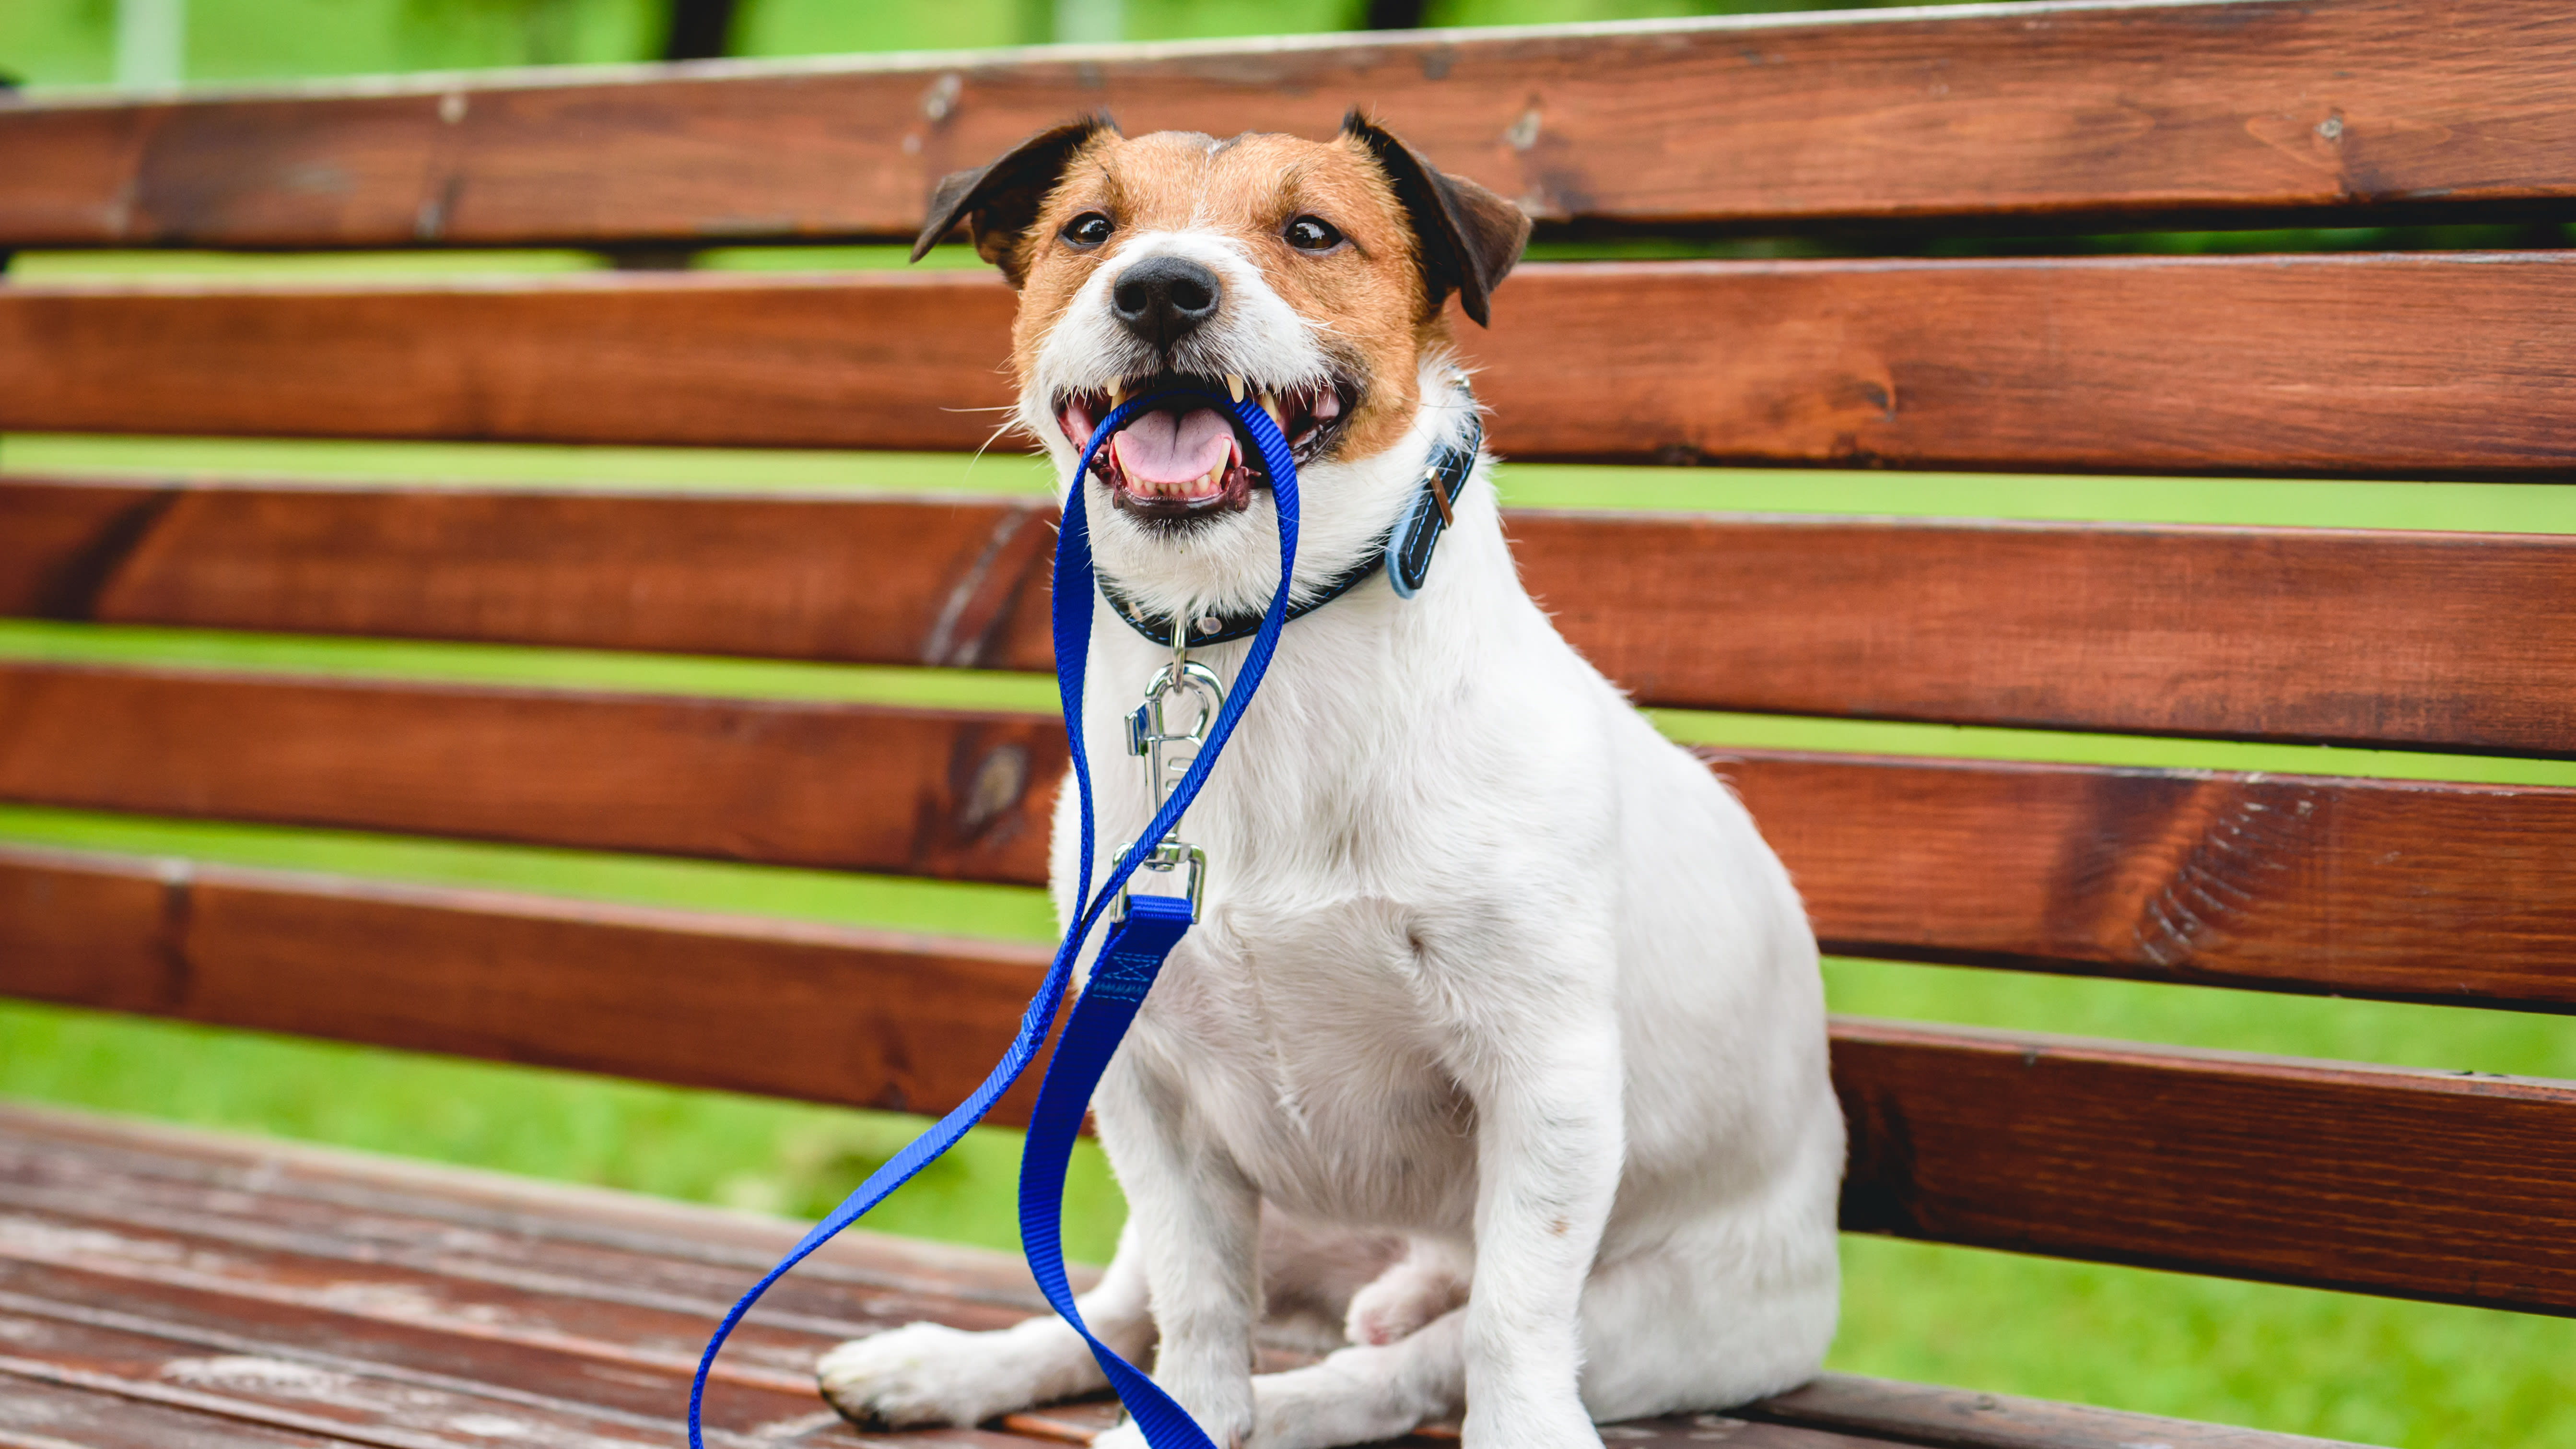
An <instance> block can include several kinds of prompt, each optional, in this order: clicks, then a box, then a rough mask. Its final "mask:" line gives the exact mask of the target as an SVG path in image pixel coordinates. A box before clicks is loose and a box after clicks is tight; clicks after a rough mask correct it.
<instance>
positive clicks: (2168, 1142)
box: [1834, 1020, 2576, 1315]
mask: <svg viewBox="0 0 2576 1449" xmlns="http://www.w3.org/2000/svg"><path fill="white" fill-rule="evenodd" d="M1834 1079H1835V1086H1836V1089H1837V1090H1838V1091H1839V1092H1840V1094H1841V1096H1842V1099H1843V1110H1844V1113H1845V1115H1846V1116H1847V1117H1848V1118H1849V1119H1850V1120H1851V1122H1852V1125H1853V1128H1854V1133H1853V1151H1852V1158H1851V1167H1850V1170H1849V1172H1848V1175H1847V1176H1846V1178H1845V1180H1844V1185H1843V1225H1844V1226H1845V1227H1846V1228H1847V1229H1852V1230H1856V1231H1862V1232H1882V1233H1893V1234H1896V1235H1898V1236H1901V1237H1912V1238H1921V1239H1925V1240H1928V1241H1934V1242H1944V1243H1965V1244H1971V1245H1974V1246H1980V1247H1990V1248H2002V1249H2009V1250H2012V1251H2016V1252H2029V1253H2043V1254H2047V1255H2050V1256H2054V1257H2070V1258H2088V1259H2095V1260H2099V1261H2106V1262H2116V1263H2134V1264H2139V1265H2143V1266H2147V1267H2161V1268H2173V1269H2177V1270H2181V1271H2187V1272H2200V1273H2216V1274H2223V1275H2227V1276H2234V1277H2246V1278H2258V1279H2266V1280H2270V1281H2274V1282H2281V1283H2297V1284H2305V1285H2308V1286H2312V1287H2334V1288H2355V1289H2363V1290H2367V1291H2372V1292H2379V1293H2390V1294H2395V1295H2398V1296H2402V1297H2410V1298H2425V1299H2432V1300H2436V1301H2441V1302H2451V1303H2470V1304H2480V1305H2484V1306H2488V1307H2496V1308H2515V1309H2521V1310H2524V1311H2533V1312H2548V1313H2556V1314H2562V1315H2563V1314H2568V1313H2571V1312H2576V1239H2571V1237H2570V1235H2569V1228H2570V1227H2571V1226H2576V1214H2571V1205H2576V1190H2571V1189H2576V1135H2571V1128H2576V1084H2570V1083H2565V1082H2542V1081H2536V1080H2532V1079H2528V1078H2512V1077H2496V1076H2486V1075H2481V1074H2476V1073H2466V1072H2460V1073H2444V1072H2419V1071H2404V1070H2399V1069H2396V1068H2388V1067H2360V1066H2351V1065H2347V1064H2344V1063H2339V1062H2299V1061H2290V1060H2286V1059H2277V1058H2263V1057H2251V1056H2241V1055H2235V1054H2229V1053H2217V1052H2187V1051H2183V1050H2180V1049H2172V1048H2150V1047H2135V1046H2129V1045H2126V1044H2123V1043H2117V1042H2087V1041H2077V1040H2073V1039H2067V1038H2050V1037H2042V1036H2036V1035H2031V1034H2027V1033H2012V1032H1978V1031H1970V1030H1966V1029H1961V1028H1947V1027H1944V1028H1932V1027H1919V1026H1915V1025H1911V1024H1907V1023H1895V1022H1870V1021H1858V1020H1841V1021H1837V1022H1836V1024H1835V1027H1834Z"/></svg>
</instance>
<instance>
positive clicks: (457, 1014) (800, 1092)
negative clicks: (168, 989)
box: [0, 853, 2576, 1313]
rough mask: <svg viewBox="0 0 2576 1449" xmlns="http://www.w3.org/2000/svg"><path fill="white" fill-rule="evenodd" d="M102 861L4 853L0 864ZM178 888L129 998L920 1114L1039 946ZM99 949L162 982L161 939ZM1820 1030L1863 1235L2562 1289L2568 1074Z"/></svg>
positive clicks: (8, 963) (2494, 1292)
mask: <svg viewBox="0 0 2576 1449" xmlns="http://www.w3.org/2000/svg"><path fill="white" fill-rule="evenodd" d="M118 869H119V867H117V866H115V865H113V864H107V865H101V864H97V863H94V862H90V861H83V860H77V859H72V858H69V857H55V858H50V859H45V858H34V857H28V856H25V855H24V853H19V854H18V855H17V856H15V857H14V858H13V859H12V860H11V861H10V863H9V864H8V866H7V867H6V873H7V874H8V875H10V876H14V877H20V878H25V877H30V876H35V875H40V874H47V873H50V874H52V875H56V876H61V875H65V874H79V873H84V872H86V873H90V874H97V873H102V872H106V873H113V872H114V871H116V870H118ZM129 869H130V868H129ZM188 897H189V909H188V912H187V921H188V935H187V940H186V942H185V950H186V959H187V961H188V964H189V968H190V969H189V975H188V980H187V985H186V990H185V993H184V994H183V995H180V996H178V997H175V998H170V997H165V998H162V999H159V1000H150V1001H149V1004H148V1006H147V1007H146V1009H150V1010H154V1011H158V1012H162V1013H165V1014H172V1015H179V1016H184V1017H188V1018H190V1019H195V1020H203V1021H214V1022H220V1023H223V1024H228V1025H235V1026H250V1027H258V1028H264V1029H270V1030H280V1031H293V1032H302V1033H306V1034H311V1035H328V1036H339V1037H344V1038H349V1039H355V1040H361V1041H373V1042H379V1043H383V1044H387V1045H394V1046H404V1047H415V1048H426V1049H431V1050H446V1051H454V1052H461V1053H465V1054H472V1055H482V1056H500V1057H504V1058H507V1059H510V1060H522V1061H535V1062H545V1063H551V1064H556V1065H567V1066H578V1067H586V1068H589V1069H592V1070H601V1071H622V1072H626V1073H629V1074H634V1075H645V1076H650V1077H654V1078H657V1079H661V1080H667V1081H674V1082H679V1083H683V1084H688V1085H710V1086H726V1087H733V1088H738V1089H742V1090H752V1091H765V1092H771V1093H775V1094H779V1095H786V1096H798V1097H806V1098H813V1099H818V1100H826V1101H845V1102H858V1103H863V1104H875V1105H885V1104H887V1103H888V1101H889V1100H890V1099H891V1100H895V1101H899V1102H901V1103H902V1104H903V1105H907V1106H909V1107H912V1108H914V1109H916V1110H930V1109H937V1108H941V1107H944V1106H946V1105H948V1104H949V1103H951V1102H953V1101H955V1100H956V1099H957V1098H958V1097H960V1096H962V1095H963V1094H964V1093H965V1092H966V1091H967V1090H968V1089H969V1088H970V1087H971V1085H972V1083H973V1080H974V1079H975V1077H976V1075H977V1074H978V1073H979V1072H980V1070H981V1069H982V1067H983V1065H984V1064H985V1063H986V1062H988V1061H990V1060H992V1059H993V1058H994V1057H995V1056H996V1055H998V1053H999V1049H1000V1044H1001V1041H1002V1039H1003V1038H1004V1037H1005V1036H1006V1035H1007V1033H1008V1031H1009V1026H1010V1023H1011V1021H1012V1020H1013V1019H1014V1017H1015V1015H1016V1011H1017V1008H1018V1005H1019V994H1020V993H1021V992H1023V991H1025V990H1026V989H1027V987H1028V986H1029V984H1030V977H1031V975H1032V965H1033V963H1034V959H1035V955H1034V952H1030V951H1026V950H1016V951H1015V950H1010V949H1005V948H992V947H981V946H969V945H963V944H960V943H954V942H920V943H916V944H915V946H914V948H913V952H912V955H911V956H910V958H909V959H908V961H907V962H906V966H905V969H904V971H903V972H902V974H901V975H900V976H896V975H895V974H894V973H892V972H887V971H885V970H884V967H883V965H882V964H881V963H882V961H883V958H884V956H885V955H886V954H888V953H887V951H886V950H885V948H884V947H883V946H882V945H880V944H877V943H875V942H871V941H869V940H867V939H866V938H864V937H860V939H857V940H851V939H848V938H850V937H854V936H860V933H850V932H842V933H833V935H836V936H838V937H839V938H840V939H833V938H832V936H817V935H816V933H811V932H800V931H799V930H798V928H793V927H782V926H779V925H777V924H776V923H750V922H727V921H710V920H707V919H706V918H690V917H686V916H683V915H680V914H679V913H647V912H638V911H634V910H631V909H627V908H606V907H595V906H584V905H579V904H574V903H564V902H554V901H543V900H535V899H528V898H512V897H503V896H498V895H472V896H468V895H463V894H461V893H455V892H437V891H423V890H418V889H415V888H408V887H400V886H391V885H358V884H354V883H348V882H314V881H310V880H299V879H294V878H287V877H281V876H277V875H273V874H268V873H260V872H246V871H220V872H218V871H213V870H207V871H205V872H203V873H202V874H201V875H200V877H199V878H198V879H196V880H194V881H193V882H191V883H190V884H189V886H188ZM14 919H16V913H14V912H9V913H0V942H7V944H8V945H9V947H10V949H8V950H6V951H5V952H0V963H5V966H0V971H5V972H6V973H7V974H6V975H5V976H0V989H5V990H6V991H8V992H10V993H12V994H38V995H46V996H50V997H52V998H53V999H57V1000H63V999H68V1000H75V1001H87V1002H89V1003H91V1004H102V1005H117V1006H123V1007H125V1008H127V1009H134V1007H135V1005H136V1004H137V1002H138V1001H139V1000H148V998H144V997H143V995H142V992H141V991H139V990H133V989H129V988H128V987H127V985H126V982H125V981H123V980H120V979H104V980H102V979H100V978H99V977H98V976H96V975H93V976H92V977H91V978H89V979H87V980H85V981H83V982H79V983H75V987H76V989H73V990H66V989H64V988H63V986H62V985H61V984H60V983H48V982H46V981H44V980H42V979H40V973H38V972H35V971H32V970H31V968H30V966H29V965H28V964H26V963H27V962H28V960H29V956H30V953H29V952H27V951H25V950H23V949H19V948H18V947H17V946H16V945H15V943H14V941H9V940H8V937H7V936H6V934H5V933H6V932H7V931H8V930H9V929H10V928H11V927H10V922H11V921H13V920H14ZM657 937H659V938H660V939H656V938H657ZM782 937H786V938H787V939H785V940H783V941H782V940H781V938H782ZM361 959H363V960H365V961H366V962H367V963H368V969H367V970H366V971H364V972H353V971H351V970H350V969H349V963H350V962H351V961H353V960H361ZM123 970H124V972H125V973H126V974H127V975H128V976H129V977H131V978H134V979H137V980H140V981H142V982H144V983H148V984H151V985H155V986H157V985H159V984H160V983H162V982H164V981H165V980H166V977H165V976H164V974H163V971H164V967H163V963H162V962H161V961H160V959H158V958H157V957H138V958H136V959H132V960H129V961H127V962H125V963H123ZM871 972H876V973H879V974H877V975H876V976H875V977H874V980H873V981H872V980H871V979H870V975H869V973H871ZM31 977H39V979H34V980H32V981H31V980H30V978H31ZM83 992H86V993H87V994H86V995H82V994H80V993H83ZM1835 1041H1836V1047H1835V1052H1836V1056H1835V1062H1836V1072H1837V1081H1838V1085H1839V1087H1840V1090H1841V1092H1842V1095H1843V1098H1844V1102H1845V1108H1846V1111H1847V1113H1848V1115H1849V1116H1850V1118H1851V1120H1852V1122H1853V1124H1854V1128H1855V1133H1856V1136H1855V1144H1856V1145H1855V1148H1854V1151H1853V1157H1852V1163H1853V1166H1852V1170H1851V1174H1850V1177H1849V1181H1848V1186H1847V1193H1846V1223H1847V1225H1848V1226H1851V1227H1853V1228H1855V1229H1858V1230H1863V1231H1876V1232H1894V1233H1900V1234H1903V1235H1906V1236H1913V1237H1921V1238H1926V1239H1930V1240H1935V1241H1941V1242H1956V1243H1969V1244H1975V1245H1980V1246H1988V1247H1998V1248H2009V1249H2013V1250H2016V1251H2023V1252H2034V1253H2045V1254H2051V1255H2055V1256H2063V1257H2077V1258H2091V1259H2100V1260H2106V1261H2113V1262H2126V1263H2140V1264H2146V1265H2149V1266H2159V1267H2171V1268H2178V1269H2189V1270H2195V1271H2203V1272H2216V1273H2223V1274H2228V1275H2232V1276H2241V1277H2252V1278H2263V1279H2270V1280H2275V1281H2281V1282H2289V1283H2303V1284H2309V1285H2312V1286H2319V1287H2341V1288H2355V1289H2362V1290H2367V1291H2371V1292H2379V1293H2389V1294H2396V1295H2400V1296H2407V1297H2418V1298H2430V1299H2436V1300H2441V1301H2447V1302H2461V1303H2476V1304H2484V1305H2487V1306H2491V1307H2505V1308H2519V1309H2525V1310H2533V1311H2544V1312H2556V1313H2566V1312H2576V1247H2571V1246H2569V1245H2570V1243H2571V1242H2576V1237H2571V1235H2570V1231H2569V1230H2570V1228H2571V1227H2576V1219H2571V1216H2570V1211H2571V1210H2570V1204H2571V1203H2576V1192H2571V1187H2576V1086H2568V1085H2565V1084H2552V1083H2535V1082H2529V1081H2523V1080H2519V1079H2505V1078H2495V1077H2480V1076H2472V1075H2465V1074H2444V1073H2435V1072H2415V1071H2401V1070H2396V1069H2389V1068H2376V1067H2356V1066H2347V1065H2342V1064H2335V1063H2304V1062H2291V1061H2281V1060H2274V1059H2268V1058H2254V1057H2241V1056H2231V1055H2222V1054H2212V1053H2191V1052H2181V1051H2167V1050H2162V1049H2155V1048H2144V1047H2129V1046H2124V1045H2119V1044H2106V1043H2081V1042H2069V1041H2063V1040H2059V1039H2054V1038H2046V1037H2037V1036H2029V1035H2023V1034H2011V1033H1980V1032H1973V1031H1965V1030H1953V1029H1948V1028H1937V1029H1936V1028H1917V1027H1910V1026H1892V1025H1885V1024H1879V1023H1869V1022H1844V1023H1840V1024H1838V1025H1837V1026H1836V1028H1835ZM1021 1110H1024V1109H1021ZM1001 1115H1002V1116H1003V1117H1004V1119H1005V1120H1011V1119H1012V1118H1013V1117H1014V1115H1015V1113H1014V1112H1013V1111H1010V1110H1006V1111H1005V1112H1004V1113H1003V1114H1001ZM40 1246H42V1247H44V1249H45V1251H46V1252H47V1253H48V1254H49V1256H47V1257H46V1258H45V1259H44V1260H45V1261H57V1259H56V1258H54V1257H52V1256H50V1254H52V1253H56V1252H59V1251H61V1245H60V1244H59V1243H58V1242H55V1241H54V1240H48V1241H47V1243H46V1244H43V1245H40ZM234 1251H236V1252H248V1251H251V1250H249V1249H246V1248H236V1249H234ZM62 1261H69V1260H62ZM71 1265H72V1266H92V1265H90V1264H88V1263H87V1260H85V1259H84V1260H80V1261H77V1262H72V1264H71ZM332 1271H334V1272H344V1271H354V1270H353V1269H350V1268H348V1266H347V1265H339V1266H335V1267H334V1269H333V1270H332ZM371 1271H375V1272H380V1273H387V1274H393V1273H398V1272H400V1271H401V1270H399V1269H397V1268H394V1267H391V1266H388V1265H381V1264H380V1265H376V1266H375V1267H374V1268H373V1269H372V1270H371ZM477 1291H478V1292H489V1293H503V1292H508V1291H511V1290H508V1289H505V1288H503V1287H501V1286H498V1285H489V1284H487V1285H482V1286H480V1287H478V1289H477ZM572 1306H573V1301H572V1300H563V1301H561V1302H558V1303H557V1304H556V1306H555V1307H554V1308H553V1309H552V1310H550V1311H551V1312H556V1313H562V1312H568V1311H570V1309H571V1307H572ZM603 1311H604V1310H603ZM618 1311H621V1312H643V1311H646V1310H643V1309H624V1308H620V1309H619V1310H618Z"/></svg>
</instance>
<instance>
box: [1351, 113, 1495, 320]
mask: <svg viewBox="0 0 2576 1449" xmlns="http://www.w3.org/2000/svg"><path fill="white" fill-rule="evenodd" d="M1342 134H1343V135H1345V136H1350V137H1353V138H1355V139H1357V140H1358V141H1359V142H1360V144H1362V145H1364V146H1366V147H1368V148H1369V154H1370V155H1373V156H1375V157H1376V158H1377V164H1378V165H1379V166H1381V167H1383V168H1384V169H1385V171H1386V176H1387V179H1388V180H1389V181H1392V182H1394V183H1395V194H1396V197H1397V198H1398V199H1399V200H1401V201H1402V202H1403V203H1404V210H1405V214H1406V215H1407V216H1409V217H1410V218H1412V221H1413V234H1414V236H1415V237H1416V238H1417V240H1418V244H1419V245H1420V247H1421V249H1422V285H1423V289H1424V291H1425V292H1426V293H1428V294H1429V298H1430V302H1431V305H1432V306H1433V307H1434V308H1437V307H1438V306H1439V305H1440V304H1441V303H1442V302H1443V301H1445V300H1447V298H1448V296H1449V289H1450V288H1452V287H1455V288H1457V290H1458V305H1459V306H1460V307H1461V308H1463V309H1464V310H1465V311H1466V313H1467V315H1468V316H1469V317H1472V318H1474V319H1475V322H1476V325H1477V326H1479V327H1482V326H1485V325H1486V301H1485V299H1486V298H1487V297H1489V296H1491V295H1492V294H1493V290H1494V288H1495V287H1497V286H1500V285H1501V284H1502V280H1503V277H1504V276H1505V274H1507V273H1509V272H1510V271H1511V269H1512V265H1513V263H1515V262H1518V261H1519V260H1520V259H1521V248H1522V247H1523V246H1525V245H1527V244H1528V242H1529V234H1530V221H1529V218H1528V217H1526V216H1524V215H1522V214H1521V209H1520V208H1519V207H1517V206H1514V205H1512V204H1511V203H1510V202H1508V201H1505V200H1504V199H1502V198H1501V197H1499V196H1496V195H1495V194H1494V193H1492V192H1490V191H1487V190H1486V189H1485V188H1483V187H1481V186H1478V185H1477V184H1476V183H1475V182H1473V181H1470V180H1468V179H1467V178H1465V177H1463V176H1451V175H1449V174H1448V173H1447V172H1444V171H1437V170H1434V169H1432V166H1431V163H1430V162H1428V161H1425V160H1423V159H1422V153H1421V152H1419V151H1416V150H1414V149H1413V148H1412V147H1410V146H1407V145H1406V144H1404V143H1403V142H1402V141H1399V140H1397V139H1396V138H1395V136H1394V134H1393V133H1392V132H1390V131H1388V130H1386V129H1385V128H1384V127H1381V126H1380V125H1378V123H1377V122H1375V121H1372V120H1370V119H1369V118H1368V116H1367V114H1366V113H1365V112H1362V111H1357V110H1354V111H1352V112H1351V113H1350V114H1349V115H1347V116H1344V117H1343V118H1342Z"/></svg>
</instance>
